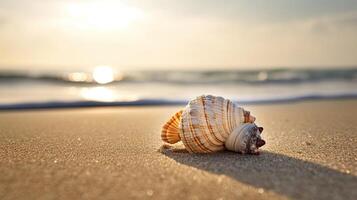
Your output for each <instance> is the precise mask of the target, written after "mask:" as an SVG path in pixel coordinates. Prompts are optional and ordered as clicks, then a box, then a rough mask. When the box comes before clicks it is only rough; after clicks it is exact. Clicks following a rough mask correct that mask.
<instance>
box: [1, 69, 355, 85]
mask: <svg viewBox="0 0 357 200" xmlns="http://www.w3.org/2000/svg"><path fill="white" fill-rule="evenodd" d="M76 77H77V78H76ZM83 77H85V78H83ZM29 81H34V82H46V83H54V84H82V85H83V84H84V85H94V84H97V83H96V82H95V81H94V80H93V78H92V76H91V73H88V72H74V73H36V74H34V73H28V72H4V71H3V72H1V71H0V82H3V83H13V82H16V83H21V82H29ZM321 81H349V82H351V81H353V82H354V81H356V82H357V69H318V70H317V69H271V70H230V71H229V70H220V71H218V70H217V71H135V72H133V71H128V72H122V73H121V74H120V75H117V76H115V77H114V80H113V81H112V82H111V83H109V84H120V83H145V82H151V83H152V82H153V83H168V84H237V83H239V84H297V83H304V82H321Z"/></svg>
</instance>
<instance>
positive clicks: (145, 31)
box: [0, 0, 357, 70]
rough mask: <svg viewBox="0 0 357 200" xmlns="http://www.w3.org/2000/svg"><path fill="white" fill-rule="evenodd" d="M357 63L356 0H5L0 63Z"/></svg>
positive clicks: (0, 9)
mask: <svg viewBox="0 0 357 200" xmlns="http://www.w3.org/2000/svg"><path fill="white" fill-rule="evenodd" d="M98 65H109V66H113V67H115V68H121V69H134V68H135V69H144V70H150V69H174V70H175V69H206V68H208V69H220V68H228V69H240V68H270V67H307V66H309V67H335V66H340V67H345V66H357V1H356V0H339V1H337V0H336V1H331V0H314V1H311V0H299V1H296V0H294V1H292V0H270V1H265V0H250V1H246V0H216V1H213V0H194V1H192V0H152V1H147V0H133V1H105V0H101V1H100V0H95V1H89V0H82V1H79V0H77V1H66V0H31V1H30V0H0V69H46V70H51V69H66V70H75V69H87V68H92V67H94V66H98Z"/></svg>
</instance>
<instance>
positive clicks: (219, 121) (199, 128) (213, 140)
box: [161, 95, 255, 153]
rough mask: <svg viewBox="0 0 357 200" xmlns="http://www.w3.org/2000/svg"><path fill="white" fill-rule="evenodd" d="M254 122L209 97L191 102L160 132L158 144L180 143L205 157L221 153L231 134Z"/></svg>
mask: <svg viewBox="0 0 357 200" xmlns="http://www.w3.org/2000/svg"><path fill="white" fill-rule="evenodd" d="M254 120H255V118H254V117H252V116H250V115H249V112H247V111H245V110H244V109H243V108H241V107H239V106H238V105H236V104H235V103H233V102H232V101H230V100H228V99H224V98H222V97H216V96H212V95H207V96H205V95H203V96H199V97H197V98H196V99H194V100H191V101H190V102H189V103H188V105H187V106H186V108H185V109H184V110H182V111H179V112H177V113H176V114H175V115H174V116H173V117H172V118H171V119H170V120H169V121H168V122H167V123H166V124H165V125H164V126H163V129H162V134H161V137H162V140H163V141H165V142H168V143H171V144H173V143H176V142H178V141H180V140H181V141H182V142H183V144H184V145H185V148H186V149H187V150H188V151H189V152H194V153H207V152H216V151H220V150H223V149H225V142H226V140H227V138H228V137H229V135H230V134H231V133H232V132H233V130H234V129H235V128H236V127H238V126H240V125H242V124H244V123H247V122H254Z"/></svg>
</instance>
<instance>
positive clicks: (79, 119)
mask: <svg viewBox="0 0 357 200" xmlns="http://www.w3.org/2000/svg"><path fill="white" fill-rule="evenodd" d="M246 108H247V109H248V110H250V111H251V112H252V113H253V114H254V115H255V116H256V117H257V123H258V124H259V125H262V126H263V127H264V132H263V138H264V139H265V140H266V141H267V144H266V145H265V146H264V147H263V149H262V150H263V151H262V153H261V155H259V156H249V155H240V154H237V153H232V152H221V153H215V154H205V155H200V154H188V153H184V152H180V151H178V152H176V151H173V150H171V149H164V148H161V145H162V142H161V140H160V129H161V125H162V124H163V123H164V122H165V121H166V120H167V119H168V118H169V117H170V115H171V114H173V113H174V112H175V111H176V110H177V109H179V108H178V107H130V108H126V107H116V108H87V109H62V110H38V111H16V112H1V113H0V174H1V175H0V199H139V198H147V199H149V198H151V199H169V198H170V199H243V198H244V199H351V200H352V199H357V190H356V188H357V147H356V144H357V101H355V100H340V101H314V102H305V103H294V104H283V105H277V104H276V105H254V106H247V107H246ZM176 148H180V145H178V147H176Z"/></svg>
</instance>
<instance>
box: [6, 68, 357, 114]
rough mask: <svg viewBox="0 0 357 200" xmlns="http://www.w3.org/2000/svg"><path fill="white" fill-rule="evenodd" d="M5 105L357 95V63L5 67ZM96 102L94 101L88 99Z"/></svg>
mask: <svg viewBox="0 0 357 200" xmlns="http://www.w3.org/2000/svg"><path fill="white" fill-rule="evenodd" d="M0 91H1V93H0V108H10V107H11V108H21V107H24V106H25V107H26V106H27V107H31V106H34V104H36V106H37V107H46V106H47V107H48V106H50V107H57V106H70V105H71V106H86V105H107V104H108V103H109V105H110V103H114V104H113V105H115V104H118V103H119V104H124V105H125V104H126V103H129V104H132V105H151V104H156V105H160V104H168V103H174V104H184V103H186V102H187V101H188V100H190V99H192V98H194V97H196V96H197V95H201V94H213V95H220V96H224V97H227V98H230V99H233V100H235V101H238V102H241V103H245V104H249V103H266V102H272V103H274V102H281V101H294V100H303V99H311V98H315V99H316V98H317V99H324V98H352V97H356V96H357V69H353V68H350V69H340V68H338V69H270V70H205V71H202V70H201V71H179V70H175V71H159V70H153V71H118V70H115V68H112V67H110V66H98V67H96V68H95V69H94V70H93V71H72V72H70V71H37V72H35V71H14V70H7V71H5V70H3V71H1V72H0ZM89 102H91V103H92V104H88V103H89Z"/></svg>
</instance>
